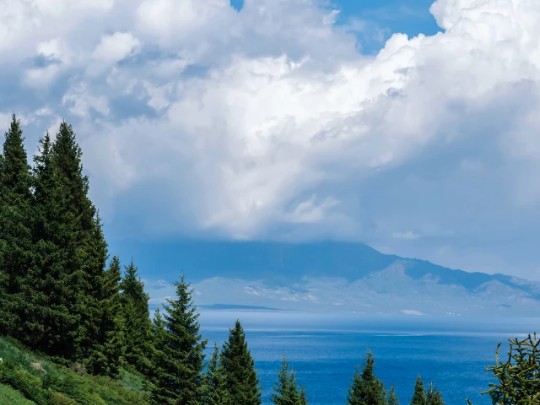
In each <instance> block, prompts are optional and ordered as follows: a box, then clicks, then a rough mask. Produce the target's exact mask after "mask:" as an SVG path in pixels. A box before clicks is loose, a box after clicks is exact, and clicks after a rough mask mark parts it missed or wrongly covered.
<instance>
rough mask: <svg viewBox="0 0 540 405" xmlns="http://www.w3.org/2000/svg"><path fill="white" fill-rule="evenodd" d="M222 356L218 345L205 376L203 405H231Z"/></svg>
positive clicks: (215, 347)
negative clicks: (229, 404)
mask: <svg viewBox="0 0 540 405" xmlns="http://www.w3.org/2000/svg"><path fill="white" fill-rule="evenodd" d="M220 356H221V355H220V352H219V349H218V347H217V345H216V346H214V351H213V352H212V357H210V361H209V362H208V365H207V367H206V370H205V372H204V374H203V394H202V400H201V404H202V405H222V404H228V403H229V399H228V397H227V390H226V386H225V376H224V372H223V367H222V365H221V359H220Z"/></svg>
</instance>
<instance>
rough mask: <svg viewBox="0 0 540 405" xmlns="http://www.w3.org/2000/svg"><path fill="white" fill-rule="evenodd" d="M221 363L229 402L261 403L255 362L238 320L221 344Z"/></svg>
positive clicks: (243, 403) (239, 403)
mask: <svg viewBox="0 0 540 405" xmlns="http://www.w3.org/2000/svg"><path fill="white" fill-rule="evenodd" d="M221 364H222V366H223V373H224V376H225V386H226V390H227V393H228V396H229V404H235V405H259V404H261V391H260V387H259V381H258V379H257V374H256V372H255V363H254V362H253V359H252V357H251V353H250V352H249V350H248V346H247V342H246V336H245V333H244V330H243V329H242V325H241V324H240V321H238V320H237V321H236V323H235V325H234V328H232V329H231V330H230V331H229V337H228V339H227V341H226V342H225V343H224V344H223V350H222V351H221Z"/></svg>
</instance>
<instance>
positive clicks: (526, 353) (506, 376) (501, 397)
mask: <svg viewBox="0 0 540 405" xmlns="http://www.w3.org/2000/svg"><path fill="white" fill-rule="evenodd" d="M508 342H509V349H508V357H507V358H506V359H505V360H504V361H501V360H499V348H500V345H499V346H498V347H497V351H496V361H495V365H493V366H490V367H488V371H491V372H492V373H493V376H494V377H495V378H496V379H497V380H496V382H494V383H490V384H489V385H490V389H489V390H488V391H487V392H486V394H489V396H490V397H491V400H492V402H493V403H494V404H500V405H510V404H512V405H513V404H516V405H525V404H539V403H540V339H538V338H537V336H536V333H535V334H534V335H528V336H527V337H526V338H523V339H518V338H514V339H509V340H508Z"/></svg>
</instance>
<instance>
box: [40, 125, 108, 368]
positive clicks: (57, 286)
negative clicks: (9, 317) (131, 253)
mask: <svg viewBox="0 0 540 405" xmlns="http://www.w3.org/2000/svg"><path fill="white" fill-rule="evenodd" d="M42 148H43V149H42V153H41V156H39V157H37V158H36V176H35V177H36V181H35V184H34V188H35V192H34V196H35V199H34V201H35V203H34V207H35V212H36V215H35V223H34V237H33V239H34V244H35V262H34V263H35V267H36V268H35V269H33V275H34V277H36V276H39V278H40V279H41V280H42V282H41V283H39V285H37V294H36V296H37V298H36V299H38V300H39V299H44V300H45V301H46V305H45V308H43V309H42V310H41V312H42V313H41V314H40V315H41V317H40V318H34V319H35V321H36V322H37V324H38V325H39V327H36V329H38V330H42V334H41V336H39V335H38V336H37V338H38V341H37V342H35V344H36V345H37V346H38V348H39V349H41V350H42V351H44V352H46V353H49V354H52V355H57V356H62V357H65V358H68V359H81V358H83V357H85V356H86V355H88V354H89V353H90V352H91V351H92V345H93V343H94V337H95V336H96V335H97V334H98V333H99V331H98V326H97V325H98V323H99V318H100V316H99V313H100V308H99V306H100V303H99V299H98V296H99V291H100V290H101V286H100V285H99V283H100V281H102V280H103V277H102V275H103V272H104V266H105V261H106V257H107V248H106V244H105V240H104V238H103V234H102V232H101V224H100V223H99V220H98V219H97V216H96V209H95V208H94V206H93V204H92V202H91V201H90V199H89V198H88V178H87V177H86V176H84V175H83V167H82V162H81V157H82V152H81V149H80V147H79V145H78V144H77V142H76V140H75V133H74V132H73V129H72V128H71V126H70V125H68V124H67V123H65V122H63V123H62V124H61V125H60V128H59V130H58V134H57V136H56V140H55V142H54V143H53V144H52V145H51V144H50V139H49V137H48V136H46V137H45V138H44V140H43V141H42ZM34 304H35V302H34ZM36 322H34V323H36Z"/></svg>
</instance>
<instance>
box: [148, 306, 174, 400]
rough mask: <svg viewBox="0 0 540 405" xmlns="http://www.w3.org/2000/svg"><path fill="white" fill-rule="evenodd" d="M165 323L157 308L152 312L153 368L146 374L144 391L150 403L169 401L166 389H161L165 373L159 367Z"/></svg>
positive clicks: (151, 360)
mask: <svg viewBox="0 0 540 405" xmlns="http://www.w3.org/2000/svg"><path fill="white" fill-rule="evenodd" d="M166 334H167V331H166V330H165V322H164V320H163V317H162V316H161V312H160V310H159V308H157V309H156V311H155V312H154V319H153V321H152V355H151V357H150V362H151V363H152V365H153V367H151V368H150V370H149V372H148V373H147V377H148V378H147V380H146V390H147V391H148V392H150V393H151V399H152V403H154V404H166V403H168V401H169V397H168V390H167V387H161V386H160V385H159V383H160V381H162V380H164V379H165V378H166V377H164V375H165V372H164V371H163V370H162V368H161V367H160V366H159V365H160V361H161V359H163V358H164V356H165V354H164V353H163V348H164V347H165V342H166Z"/></svg>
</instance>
